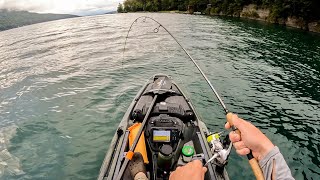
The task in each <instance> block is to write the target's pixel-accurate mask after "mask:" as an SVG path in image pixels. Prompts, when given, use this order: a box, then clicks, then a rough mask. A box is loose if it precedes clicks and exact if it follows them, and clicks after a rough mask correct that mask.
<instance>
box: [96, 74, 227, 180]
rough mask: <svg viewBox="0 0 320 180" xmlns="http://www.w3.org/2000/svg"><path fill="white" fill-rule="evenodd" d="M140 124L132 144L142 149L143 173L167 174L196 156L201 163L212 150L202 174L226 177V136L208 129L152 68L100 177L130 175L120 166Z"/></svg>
mask: <svg viewBox="0 0 320 180" xmlns="http://www.w3.org/2000/svg"><path fill="white" fill-rule="evenodd" d="M144 120H145V121H146V122H145V125H144V126H143V123H142V122H143V121H144ZM140 128H143V131H142V134H141V135H140V136H139V140H138V138H137V140H138V142H137V145H136V146H134V147H135V152H140V153H141V154H142V157H143V161H144V165H145V167H146V170H147V176H148V179H151V180H158V179H169V176H170V172H172V171H174V170H175V169H176V168H177V167H179V166H184V165H186V164H187V163H188V162H191V161H193V160H195V159H198V160H200V161H202V162H203V164H205V163H206V162H208V160H209V159H211V158H212V157H214V156H215V159H214V160H213V161H211V162H210V163H207V164H206V166H207V168H208V171H207V172H206V174H205V179H206V180H209V179H210V180H215V179H217V180H220V179H229V177H228V173H227V171H226V169H225V165H226V164H227V159H228V156H229V154H230V149H231V146H232V145H231V143H230V141H229V138H228V137H225V138H224V139H222V137H221V136H220V135H221V133H218V132H215V133H211V132H209V130H208V128H207V126H206V125H205V123H204V122H203V121H202V120H201V119H200V116H199V115H198V114H197V112H196V111H195V109H194V107H193V105H192V104H191V102H190V101H189V99H188V98H187V97H186V96H185V94H184V93H183V92H182V91H181V89H180V88H179V87H178V85H177V84H176V83H175V82H174V80H173V79H172V78H171V77H170V76H167V75H164V74H157V75H154V76H153V77H151V78H150V79H149V80H148V81H147V83H146V84H145V85H144V86H143V87H142V89H141V90H140V91H139V92H138V94H137V95H136V97H135V98H134V99H133V101H132V103H131V104H130V106H129V108H128V110H127V111H126V113H125V114H124V117H123V118H122V120H121V122H120V124H119V126H118V129H117V130H116V133H115V135H114V137H113V139H112V141H111V143H110V146H109V150H108V152H107V153H106V156H105V158H104V161H103V164H102V166H101V168H100V173H99V176H98V179H99V180H102V179H106V180H112V179H119V177H121V179H133V178H132V177H131V176H130V174H128V173H127V171H125V172H124V173H123V174H121V171H120V170H121V168H122V166H123V164H124V161H125V158H126V155H127V154H128V152H129V149H130V146H132V143H133V141H134V139H135V138H136V136H137V135H139V133H138V134H137V132H138V130H139V129H140ZM119 175H120V176H119Z"/></svg>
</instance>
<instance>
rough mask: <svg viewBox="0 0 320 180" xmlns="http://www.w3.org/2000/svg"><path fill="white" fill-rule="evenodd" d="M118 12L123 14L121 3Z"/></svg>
mask: <svg viewBox="0 0 320 180" xmlns="http://www.w3.org/2000/svg"><path fill="white" fill-rule="evenodd" d="M117 12H118V13H123V6H122V4H121V3H119V5H118V9H117Z"/></svg>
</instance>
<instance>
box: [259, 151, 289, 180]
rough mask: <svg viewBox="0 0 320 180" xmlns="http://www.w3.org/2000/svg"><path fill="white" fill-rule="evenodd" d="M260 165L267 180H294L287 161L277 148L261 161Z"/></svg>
mask: <svg viewBox="0 0 320 180" xmlns="http://www.w3.org/2000/svg"><path fill="white" fill-rule="evenodd" d="M259 165H260V167H261V169H262V171H263V175H264V178H265V179H266V180H283V179H286V180H292V179H293V180H294V178H293V177H292V175H291V171H290V169H289V167H288V165H287V163H286V161H285V160H284V158H283V156H282V154H281V153H280V151H279V148H278V147H276V146H275V147H274V148H273V149H272V150H271V151H270V152H269V153H268V154H267V155H266V156H265V157H264V158H263V159H261V160H260V161H259Z"/></svg>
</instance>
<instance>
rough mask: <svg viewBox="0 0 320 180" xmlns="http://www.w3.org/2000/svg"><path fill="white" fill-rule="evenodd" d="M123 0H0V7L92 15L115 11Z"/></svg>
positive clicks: (38, 11)
mask: <svg viewBox="0 0 320 180" xmlns="http://www.w3.org/2000/svg"><path fill="white" fill-rule="evenodd" d="M122 1H123V0H0V9H9V10H25V11H30V12H37V13H60V14H75V15H94V14H101V13H105V12H109V11H115V10H116V9H117V6H118V4H119V3H120V2H122Z"/></svg>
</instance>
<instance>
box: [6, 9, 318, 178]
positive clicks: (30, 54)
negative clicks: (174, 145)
mask: <svg viewBox="0 0 320 180" xmlns="http://www.w3.org/2000/svg"><path fill="white" fill-rule="evenodd" d="M142 15H147V16H150V17H153V18H155V19H157V20H158V21H159V22H161V23H163V25H164V26H165V27H166V28H167V29H168V30H170V31H171V32H172V34H173V35H174V36H175V37H176V38H177V39H178V40H179V41H180V42H181V44H183V45H184V47H185V48H186V49H187V50H188V51H189V53H190V54H191V55H192V56H193V58H194V59H196V60H198V62H199V64H200V66H201V67H202V68H203V70H204V71H205V72H206V74H207V75H208V77H209V79H210V80H211V81H212V83H213V84H214V86H215V87H216V89H217V90H218V92H219V93H220V94H221V96H222V98H223V99H224V101H225V103H226V105H227V106H228V108H229V109H230V110H231V111H233V112H235V113H238V114H239V115H240V116H241V117H243V118H244V119H247V120H250V121H251V122H252V123H253V124H255V125H256V126H258V127H259V128H260V129H261V130H262V131H263V132H264V133H265V134H266V135H267V136H268V137H269V138H270V139H271V141H272V142H273V143H274V144H276V145H277V146H278V147H279V148H280V150H281V152H282V153H283V155H284V157H285V159H286V161H287V163H288V165H289V167H290V169H291V171H292V174H293V176H294V177H295V178H296V179H309V180H311V179H319V178H320V148H319V147H320V110H319V109H320V36H319V35H316V34H310V33H306V32H302V31H299V30H296V29H290V28H285V27H281V26H275V25H268V24H264V23H261V22H255V21H246V20H238V19H232V18H219V17H207V16H192V15H181V14H139V13H135V14H115V15H102V16H91V17H80V18H74V19H65V20H59V21H52V22H46V23H41V24H35V25H31V26H25V27H21V28H17V29H12V30H8V31H3V32H0V40H1V41H0V67H1V68H0V178H1V179H95V178H96V177H97V176H98V173H99V169H100V166H101V163H102V161H103V158H104V155H105V153H106V151H107V149H108V147H109V143H110V141H111V139H112V137H113V135H114V133H115V130H116V128H117V126H118V124H119V122H120V120H121V118H122V116H123V114H124V112H125V111H126V109H127V107H128V106H129V103H130V102H131V101H132V99H133V97H134V96H135V94H136V93H137V91H138V90H139V89H140V88H141V87H142V85H143V84H144V83H145V82H146V80H147V79H148V78H149V77H150V76H151V75H153V74H155V73H167V74H169V75H171V76H172V77H173V78H174V79H175V80H176V81H177V82H178V83H179V84H180V85H181V86H182V87H183V89H184V90H185V91H187V94H188V96H190V98H191V100H192V102H193V104H194V106H195V107H196V109H197V111H198V112H199V113H200V114H201V116H202V119H203V121H205V122H206V124H207V125H208V127H209V129H210V130H211V131H221V130H223V127H224V122H225V118H224V113H223V110H222V108H221V107H220V105H219V104H218V102H217V100H216V98H215V97H214V96H213V95H212V93H211V92H210V91H209V89H208V87H207V85H206V84H205V82H204V81H203V79H202V78H201V76H200V75H199V73H198V72H197V70H196V69H195V67H194V66H193V65H192V64H191V62H190V60H188V58H187V57H186V56H185V55H184V54H183V52H182V51H181V49H179V47H178V46H177V45H176V44H175V42H174V41H173V40H172V39H171V38H170V37H169V36H168V34H166V33H165V31H164V30H163V29H162V28H160V29H159V32H158V33H155V32H154V29H155V28H157V27H158V26H157V25H156V24H155V23H153V22H151V21H149V20H146V21H144V20H143V19H142V20H139V21H138V22H136V23H135V25H134V26H133V29H132V31H131V32H130V35H129V39H128V43H127V48H126V53H125V54H124V56H123V54H122V51H123V45H124V40H125V37H126V33H127V30H128V28H129V26H130V24H131V22H132V21H134V20H135V19H136V18H137V17H139V16H142ZM227 169H228V173H229V175H230V178H231V179H254V177H253V175H252V173H251V170H250V167H249V165H248V161H247V159H246V158H245V157H240V156H238V155H237V154H236V153H235V152H234V151H233V152H232V155H231V157H230V159H229V164H228V165H227Z"/></svg>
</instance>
